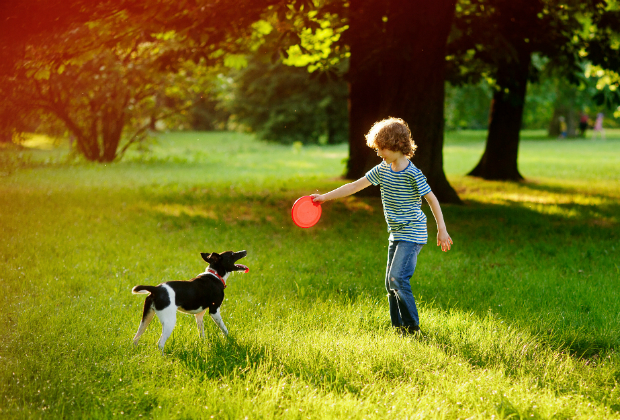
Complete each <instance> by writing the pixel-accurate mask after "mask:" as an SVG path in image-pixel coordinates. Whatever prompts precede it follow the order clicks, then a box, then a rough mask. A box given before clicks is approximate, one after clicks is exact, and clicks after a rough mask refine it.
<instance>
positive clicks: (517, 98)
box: [468, 48, 531, 181]
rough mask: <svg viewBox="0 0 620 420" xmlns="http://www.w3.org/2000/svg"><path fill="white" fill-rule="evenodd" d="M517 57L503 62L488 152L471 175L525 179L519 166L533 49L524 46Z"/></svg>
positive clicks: (487, 142) (487, 144) (495, 94)
mask: <svg viewBox="0 0 620 420" xmlns="http://www.w3.org/2000/svg"><path fill="white" fill-rule="evenodd" d="M515 61H516V62H515ZM515 61H504V62H502V63H501V64H500V67H499V69H498V74H497V85H498V86H497V89H496V90H495V93H494V94H493V100H492V102H491V112H490V121H489V132H488V134H487V141H486V147H485V149H484V154H483V155H482V158H481V159H480V162H478V164H477V165H476V167H475V168H474V169H473V170H472V171H471V172H470V173H469V174H468V175H471V176H477V177H481V178H484V179H489V180H507V181H520V180H522V179H523V176H521V174H520V173H519V169H518V167H517V158H518V155H519V132H520V130H521V123H522V120H523V106H524V104H525V92H526V89H527V79H528V75H529V67H530V63H531V54H530V52H529V50H527V49H526V48H522V49H520V50H519V51H518V54H517V59H516V60H515Z"/></svg>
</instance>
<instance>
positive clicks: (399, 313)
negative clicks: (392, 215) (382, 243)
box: [385, 241, 424, 327]
mask: <svg viewBox="0 0 620 420" xmlns="http://www.w3.org/2000/svg"><path fill="white" fill-rule="evenodd" d="M423 246H424V245H423V244H416V243H413V242H407V241H390V246H389V248H388V263H387V269H386V271H385V288H386V289H387V292H388V301H389V302H390V318H391V320H392V326H394V327H400V326H404V327H409V326H412V327H418V326H419V325H420V318H419V316H418V308H417V307H416V305H415V299H414V297H413V293H412V292H411V285H410V284H409V281H410V279H411V276H413V273H414V272H415V266H416V264H417V262H418V254H419V253H420V251H421V250H422V247H423Z"/></svg>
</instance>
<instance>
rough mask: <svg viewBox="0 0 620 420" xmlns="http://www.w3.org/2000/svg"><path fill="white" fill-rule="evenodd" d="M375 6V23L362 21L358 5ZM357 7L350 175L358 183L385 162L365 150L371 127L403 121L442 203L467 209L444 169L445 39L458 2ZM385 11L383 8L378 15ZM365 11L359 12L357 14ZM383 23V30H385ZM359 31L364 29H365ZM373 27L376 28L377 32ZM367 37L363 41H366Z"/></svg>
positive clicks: (420, 0) (381, 3) (394, 1)
mask: <svg viewBox="0 0 620 420" xmlns="http://www.w3.org/2000/svg"><path fill="white" fill-rule="evenodd" d="M357 2H359V3H366V4H372V7H374V8H375V10H374V14H373V15H372V16H373V17H374V19H375V20H374V21H373V22H372V25H369V24H368V22H367V21H368V20H369V17H368V16H366V19H365V20H366V22H364V21H362V20H358V19H354V16H355V14H356V13H357V14H358V15H357V17H358V18H359V17H360V16H361V14H359V9H354V7H355V5H356V3H357ZM357 2H356V1H354V0H352V1H351V6H350V7H351V9H352V11H351V13H352V15H351V19H350V29H349V30H350V31H353V34H352V39H355V40H356V41H357V42H359V43H353V42H351V43H350V46H351V73H352V74H351V81H350V87H351V92H350V96H349V98H350V111H349V115H350V119H349V124H350V126H349V130H350V142H349V143H350V152H351V153H350V157H349V166H348V172H347V177H348V178H358V177H360V176H363V175H364V173H365V171H366V170H368V169H370V168H371V167H372V166H374V165H376V164H377V163H378V162H379V159H378V158H377V157H376V155H375V153H374V152H372V151H371V150H370V149H369V148H368V147H367V146H366V145H365V139H364V134H365V133H367V132H368V130H369V129H370V127H371V126H372V124H373V123H374V122H375V121H377V120H380V119H383V118H386V117H389V116H392V117H399V118H402V119H404V120H405V121H406V122H407V123H408V124H409V128H410V129H411V133H412V135H413V139H414V141H415V142H416V144H417V145H418V149H417V151H416V154H415V156H414V157H413V159H412V161H413V163H414V164H415V165H416V166H417V167H418V168H420V169H421V170H422V172H423V173H424V175H425V176H426V178H427V180H428V183H429V185H430V187H431V189H432V190H433V192H434V193H435V195H436V196H437V197H438V198H439V200H440V201H441V202H449V203H460V199H459V198H458V195H457V194H456V192H455V191H454V189H453V188H452V187H451V186H450V184H449V183H448V180H447V178H446V176H445V173H444V171H443V153H442V152H443V120H444V109H443V106H444V79H445V53H446V41H447V38H448V33H449V31H450V26H451V24H452V18H453V16H454V8H455V3H454V1H453V0H436V1H432V2H429V1H425V0H410V1H408V2H401V1H397V0H391V1H372V2H371V1H368V0H366V1H362V0H358V1H357ZM378 7H381V9H380V10H377V8H378ZM356 10H358V11H356ZM382 23H383V24H382ZM358 25H359V26H358ZM371 29H372V30H371ZM362 34H363V35H362Z"/></svg>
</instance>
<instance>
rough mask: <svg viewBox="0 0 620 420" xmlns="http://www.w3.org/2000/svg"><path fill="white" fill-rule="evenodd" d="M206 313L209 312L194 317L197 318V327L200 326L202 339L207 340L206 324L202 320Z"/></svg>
mask: <svg viewBox="0 0 620 420" xmlns="http://www.w3.org/2000/svg"><path fill="white" fill-rule="evenodd" d="M205 312H207V310H206V309H205V310H204V311H202V312H200V313H199V314H196V315H194V316H195V317H196V325H198V332H199V333H200V338H205V324H204V322H203V319H202V317H203V316H205Z"/></svg>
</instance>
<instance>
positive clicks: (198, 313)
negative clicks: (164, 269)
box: [131, 251, 249, 354]
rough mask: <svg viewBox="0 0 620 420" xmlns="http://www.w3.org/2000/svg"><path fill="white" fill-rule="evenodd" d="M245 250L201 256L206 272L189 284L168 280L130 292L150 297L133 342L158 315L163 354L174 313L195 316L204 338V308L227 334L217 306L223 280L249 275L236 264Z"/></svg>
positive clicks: (222, 298) (246, 269)
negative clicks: (233, 276) (236, 275)
mask: <svg viewBox="0 0 620 420" xmlns="http://www.w3.org/2000/svg"><path fill="white" fill-rule="evenodd" d="M247 254H248V253H247V252H246V251H239V252H232V251H226V252H224V253H222V254H218V253H216V252H214V253H212V254H206V253H200V255H201V256H202V258H203V259H204V260H205V261H206V262H208V263H209V267H207V269H206V271H205V272H204V273H202V274H199V275H198V276H196V277H195V278H193V279H192V280H189V281H168V282H166V283H162V284H160V285H158V286H136V287H134V288H133V289H132V290H131V291H132V293H134V294H149V296H148V297H147V298H146V301H145V302H144V311H143V313H142V322H140V327H139V328H138V332H137V333H136V336H135V337H134V338H133V343H134V344H136V345H137V344H138V340H139V339H140V336H141V335H142V333H144V330H146V327H148V325H149V323H150V322H151V320H152V319H153V315H157V318H159V321H160V322H161V324H162V332H161V337H160V338H159V343H158V345H159V348H160V349H161V352H162V354H163V352H164V346H165V345H166V340H168V337H170V334H171V333H172V330H173V329H174V325H175V324H176V321H177V310H179V311H181V312H185V313H188V314H194V316H195V317H196V324H198V331H199V333H200V337H204V336H205V331H204V324H203V320H202V317H203V316H204V314H205V312H206V311H207V309H208V310H209V315H211V318H213V321H215V323H216V324H217V325H218V327H220V329H221V330H222V332H223V333H224V335H228V330H227V329H226V325H224V322H223V321H222V317H221V316H220V306H221V305H222V302H223V301H224V289H225V288H226V280H227V279H228V276H230V274H231V273H232V272H235V271H244V272H246V273H247V272H248V271H249V268H248V267H246V266H245V265H242V264H235V262H237V261H238V260H240V259H241V258H243V257H245V256H246V255H247Z"/></svg>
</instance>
